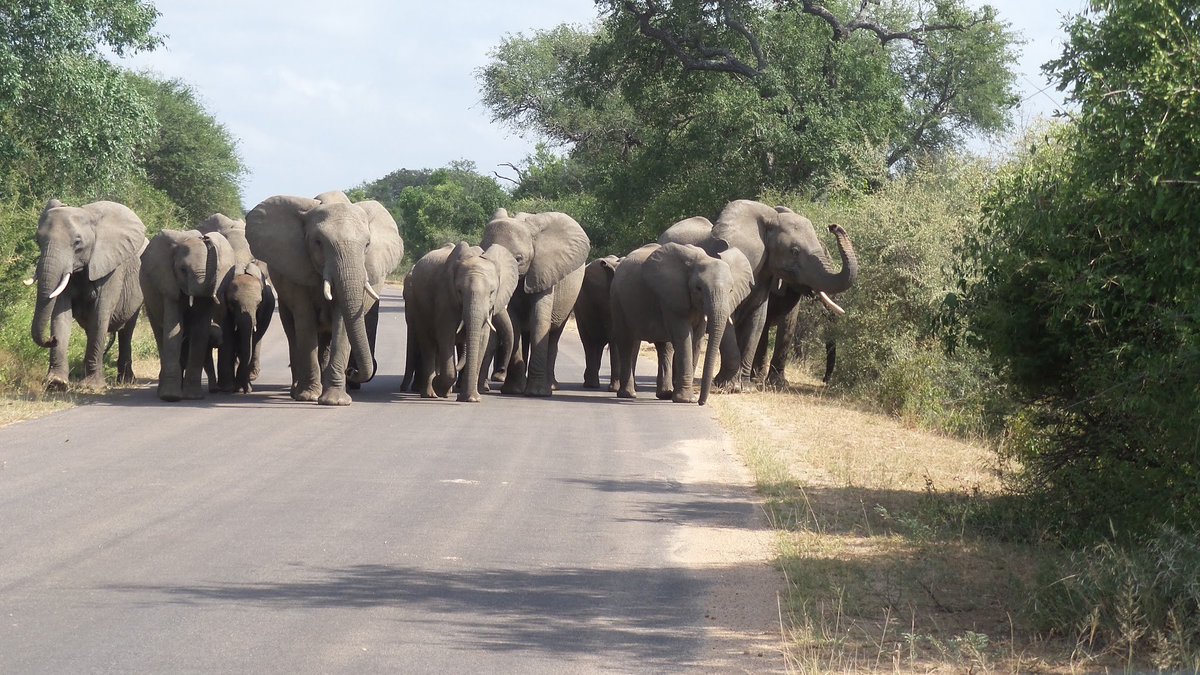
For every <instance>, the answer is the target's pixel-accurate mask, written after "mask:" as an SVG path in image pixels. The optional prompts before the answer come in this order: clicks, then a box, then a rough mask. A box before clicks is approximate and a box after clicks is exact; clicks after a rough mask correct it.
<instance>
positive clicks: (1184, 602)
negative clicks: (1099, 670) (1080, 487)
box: [1029, 527, 1200, 672]
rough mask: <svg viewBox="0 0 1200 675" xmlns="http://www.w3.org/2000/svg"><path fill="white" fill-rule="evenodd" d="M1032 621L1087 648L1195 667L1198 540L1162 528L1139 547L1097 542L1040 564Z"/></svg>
mask: <svg viewBox="0 0 1200 675" xmlns="http://www.w3.org/2000/svg"><path fill="white" fill-rule="evenodd" d="M1043 576H1044V577H1045V578H1044V580H1043V586H1044V587H1045V589H1046V590H1045V591H1044V592H1042V593H1041V594H1040V595H1039V597H1038V598H1037V600H1036V603H1035V604H1034V605H1033V606H1032V607H1031V608H1030V610H1029V619H1030V621H1032V622H1033V624H1034V626H1035V627H1037V628H1038V629H1040V630H1041V631H1043V632H1045V633H1049V634H1057V635H1063V636H1065V637H1069V638H1073V639H1075V640H1076V642H1078V643H1079V644H1080V645H1082V646H1084V647H1086V648H1087V649H1089V650H1090V651H1093V652H1107V653H1110V654H1113V655H1116V656H1120V657H1123V658H1125V659H1127V660H1128V663H1127V667H1130V668H1132V667H1134V666H1136V665H1138V664H1139V663H1138V662H1139V661H1140V660H1142V659H1145V660H1149V661H1150V662H1151V663H1152V664H1153V665H1154V666H1155V668H1156V669H1161V670H1163V671H1172V672H1184V671H1191V672H1195V671H1197V670H1200V540H1197V538H1196V534H1195V533H1194V532H1192V533H1190V534H1185V533H1183V532H1180V531H1177V530H1175V529H1173V528H1170V527H1161V528H1159V530H1158V531H1157V532H1156V533H1155V534H1154V536H1152V537H1149V538H1147V539H1146V540H1145V541H1144V542H1142V543H1139V545H1137V546H1125V545H1120V544H1116V543H1114V542H1111V541H1106V542H1102V543H1100V544H1097V545H1095V546H1092V547H1089V548H1087V549H1085V550H1082V551H1079V552H1077V553H1075V554H1073V555H1071V556H1070V557H1069V558H1068V559H1067V560H1065V561H1064V562H1062V563H1058V564H1053V565H1048V566H1047V567H1046V569H1045V570H1044V571H1043Z"/></svg>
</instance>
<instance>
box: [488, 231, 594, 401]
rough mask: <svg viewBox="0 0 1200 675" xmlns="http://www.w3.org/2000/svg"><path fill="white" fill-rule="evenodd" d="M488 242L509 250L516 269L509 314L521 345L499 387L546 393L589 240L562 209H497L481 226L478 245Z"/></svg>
mask: <svg viewBox="0 0 1200 675" xmlns="http://www.w3.org/2000/svg"><path fill="white" fill-rule="evenodd" d="M493 244H499V245H501V246H503V247H504V248H506V249H508V251H509V252H510V253H512V255H513V257H514V258H515V259H516V261H517V266H518V270H519V273H520V277H519V281H518V284H517V290H516V292H515V293H513V297H512V300H510V301H509V303H508V314H509V318H510V319H511V321H512V325H513V331H514V335H515V336H516V339H517V340H519V341H520V343H521V344H520V346H519V347H518V348H514V349H513V350H512V353H513V355H512V358H511V359H510V360H509V362H508V367H507V368H505V372H504V375H503V379H504V384H503V386H502V387H501V389H500V391H501V392H502V393H505V394H525V395H526V396H550V394H551V393H552V389H553V385H554V361H555V358H556V356H557V354H558V340H559V338H560V337H561V336H562V331H563V328H564V327H565V326H566V323H567V318H568V317H569V316H570V315H571V310H572V309H574V307H575V299H576V298H577V297H578V296H579V288H580V286H582V284H583V268H584V264H585V263H586V262H587V255H588V250H589V249H590V248H591V242H590V241H589V240H588V236H587V234H586V233H585V232H584V231H583V228H582V227H580V226H579V223H577V222H575V220H574V219H573V218H571V217H570V216H568V215H566V214H565V213H558V212H546V213H533V214H530V213H517V214H515V215H512V216H510V215H509V214H508V212H507V211H505V210H504V209H499V210H497V211H496V213H495V215H493V216H492V220H491V222H489V223H488V224H487V227H486V228H484V232H483V243H482V244H481V246H482V247H483V248H484V249H485V250H486V249H488V248H490V247H491V246H492V245H493ZM527 360H528V361H527Z"/></svg>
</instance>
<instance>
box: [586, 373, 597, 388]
mask: <svg viewBox="0 0 1200 675" xmlns="http://www.w3.org/2000/svg"><path fill="white" fill-rule="evenodd" d="M583 388H584V389H599V388H600V376H599V375H596V374H593V373H584V374H583Z"/></svg>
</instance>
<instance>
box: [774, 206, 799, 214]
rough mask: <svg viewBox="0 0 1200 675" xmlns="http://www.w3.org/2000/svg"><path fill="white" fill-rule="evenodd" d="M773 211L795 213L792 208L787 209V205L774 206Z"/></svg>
mask: <svg viewBox="0 0 1200 675" xmlns="http://www.w3.org/2000/svg"><path fill="white" fill-rule="evenodd" d="M775 212H776V213H795V211H793V210H791V209H789V208H788V207H786V206H776V207H775Z"/></svg>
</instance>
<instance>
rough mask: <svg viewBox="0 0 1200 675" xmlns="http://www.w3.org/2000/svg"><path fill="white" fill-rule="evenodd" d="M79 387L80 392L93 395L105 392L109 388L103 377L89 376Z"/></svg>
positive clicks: (80, 382) (81, 381)
mask: <svg viewBox="0 0 1200 675" xmlns="http://www.w3.org/2000/svg"><path fill="white" fill-rule="evenodd" d="M77 386H78V389H79V390H80V391H83V392H93V393H94V392H101V391H104V390H105V389H106V388H107V387H108V385H107V383H105V381H104V376H103V375H88V376H87V377H85V378H83V379H82V380H80V381H79V384H78V385H77Z"/></svg>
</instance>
